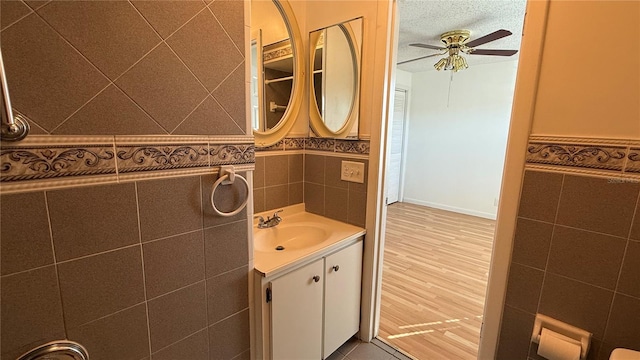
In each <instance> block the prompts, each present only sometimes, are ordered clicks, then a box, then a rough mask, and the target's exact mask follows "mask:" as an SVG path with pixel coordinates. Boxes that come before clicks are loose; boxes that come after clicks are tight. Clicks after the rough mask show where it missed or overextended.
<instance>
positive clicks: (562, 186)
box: [507, 174, 565, 356]
mask: <svg viewBox="0 0 640 360" xmlns="http://www.w3.org/2000/svg"><path fill="white" fill-rule="evenodd" d="M564 180H565V175H564V174H563V175H562V182H561V183H560V193H559V194H558V204H557V205H556V213H555V216H554V217H553V227H552V228H551V238H550V239H549V250H547V260H546V261H545V264H544V273H543V275H542V283H541V284H540V295H538V304H537V306H536V313H539V312H540V303H541V302H542V294H543V290H544V283H545V281H546V280H547V274H548V267H549V259H550V258H551V246H552V245H553V236H554V235H555V232H556V222H557V221H558V213H559V212H560V204H561V202H562V191H563V190H564ZM507 286H508V284H507ZM532 346H533V342H531V341H530V342H529V349H528V350H527V356H528V355H529V353H530V352H531V348H532Z"/></svg>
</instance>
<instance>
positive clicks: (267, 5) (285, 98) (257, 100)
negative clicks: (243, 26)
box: [250, 0, 304, 147]
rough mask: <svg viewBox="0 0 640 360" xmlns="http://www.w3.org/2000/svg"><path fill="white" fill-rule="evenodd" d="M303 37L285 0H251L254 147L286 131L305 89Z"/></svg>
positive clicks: (273, 140) (298, 108)
mask: <svg viewBox="0 0 640 360" xmlns="http://www.w3.org/2000/svg"><path fill="white" fill-rule="evenodd" d="M300 49H302V38H301V36H300V30H299V29H298V24H297V22H296V19H295V17H294V15H293V11H292V9H291V6H290V5H289V3H288V2H287V1H286V0H266V1H265V0H252V1H251V51H250V61H251V124H252V128H253V134H254V137H255V143H256V146H261V147H264V146H270V145H273V144H275V143H277V142H278V141H280V140H281V139H282V138H284V136H285V135H286V134H287V133H288V132H289V130H290V129H291V127H292V126H293V123H294V121H295V117H296V115H297V114H298V111H299V110H300V104H301V102H302V97H303V92H304V86H303V85H302V84H303V81H304V59H303V58H302V56H300V55H299V51H300Z"/></svg>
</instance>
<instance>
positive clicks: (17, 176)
mask: <svg viewBox="0 0 640 360" xmlns="http://www.w3.org/2000/svg"><path fill="white" fill-rule="evenodd" d="M0 161H1V162H0V164H1V165H0V181H1V182H11V181H28V180H41V179H51V178H60V177H69V176H90V175H106V174H115V173H116V164H115V161H114V151H113V145H112V144H96V145H89V144H75V145H67V146H64V145H51V146H25V147H17V146H2V148H1V149H0Z"/></svg>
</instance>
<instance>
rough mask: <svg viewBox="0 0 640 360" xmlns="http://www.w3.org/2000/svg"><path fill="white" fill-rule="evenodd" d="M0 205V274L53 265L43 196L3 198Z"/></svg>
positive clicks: (40, 194) (39, 193)
mask: <svg viewBox="0 0 640 360" xmlns="http://www.w3.org/2000/svg"><path fill="white" fill-rule="evenodd" d="M0 205H1V207H2V208H1V209H0V243H1V244H2V250H1V251H0V255H1V256H2V261H1V263H2V275H7V274H11V273H14V272H18V271H23V270H28V269H32V268H35V267H38V266H44V265H49V264H53V249H52V247H51V234H50V233H49V220H48V217H47V207H46V204H45V198H44V193H42V192H36V193H26V194H17V195H3V196H2V199H0ZM25 224H28V226H25Z"/></svg>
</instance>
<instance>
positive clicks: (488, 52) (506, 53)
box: [469, 49, 518, 56]
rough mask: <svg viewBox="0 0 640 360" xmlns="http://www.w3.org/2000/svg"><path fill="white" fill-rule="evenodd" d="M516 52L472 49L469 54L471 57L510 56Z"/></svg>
mask: <svg viewBox="0 0 640 360" xmlns="http://www.w3.org/2000/svg"><path fill="white" fill-rule="evenodd" d="M517 52H518V50H491V49H486V50H483V49H474V50H473V51H471V52H469V54H471V55H494V56H511V55H514V54H515V53H517Z"/></svg>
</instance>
